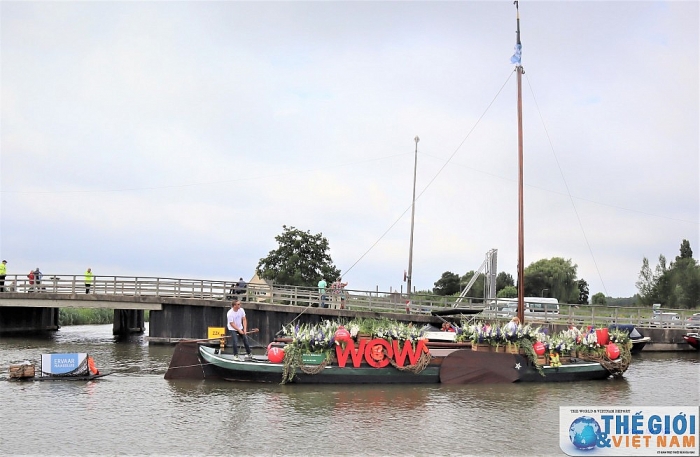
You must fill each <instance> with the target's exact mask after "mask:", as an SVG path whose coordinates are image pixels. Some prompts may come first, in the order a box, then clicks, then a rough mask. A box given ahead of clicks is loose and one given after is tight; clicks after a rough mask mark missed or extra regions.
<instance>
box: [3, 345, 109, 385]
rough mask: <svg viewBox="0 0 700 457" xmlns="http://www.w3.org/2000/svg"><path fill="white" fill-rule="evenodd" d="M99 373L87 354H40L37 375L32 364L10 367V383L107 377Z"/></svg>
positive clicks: (84, 379) (24, 363) (26, 362)
mask: <svg viewBox="0 0 700 457" xmlns="http://www.w3.org/2000/svg"><path fill="white" fill-rule="evenodd" d="M108 374H109V373H102V372H100V371H99V370H98V369H97V367H96V365H95V361H94V359H93V358H92V357H91V356H90V355H88V354H87V353H82V352H79V353H60V354H42V355H41V366H40V369H39V372H38V373H37V371H36V368H35V366H34V364H33V363H31V362H29V361H24V362H22V363H19V364H14V365H10V377H9V379H10V380H11V381H91V380H93V379H99V378H103V377H105V376H107V375H108Z"/></svg>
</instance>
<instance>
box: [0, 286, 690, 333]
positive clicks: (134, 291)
mask: <svg viewBox="0 0 700 457" xmlns="http://www.w3.org/2000/svg"><path fill="white" fill-rule="evenodd" d="M4 288H5V292H2V293H0V335H7V334H23V333H28V332H46V331H54V330H57V329H58V328H59V325H60V322H59V309H60V308H104V309H112V310H114V320H113V333H114V334H115V335H128V334H132V333H143V332H144V328H145V325H144V312H145V311H149V335H148V339H149V342H150V343H175V342H177V341H180V340H182V339H198V338H205V337H206V336H207V328H208V327H223V326H224V325H225V322H226V312H227V311H228V309H229V307H230V303H231V300H232V299H234V298H238V299H241V301H243V302H244V303H245V304H244V308H245V310H246V314H247V316H248V319H249V322H250V327H251V328H255V327H258V328H260V329H261V334H260V338H259V339H260V340H261V341H271V340H272V339H273V338H274V336H275V335H274V334H275V332H277V331H278V330H279V329H280V328H281V327H282V326H283V325H285V324H287V323H289V322H290V321H292V320H293V319H297V320H296V322H318V321H321V320H323V319H334V318H335V319H337V318H348V319H350V318H353V317H380V316H386V317H391V318H394V319H397V320H402V321H409V322H415V323H428V322H432V323H438V324H439V322H440V320H439V318H437V317H434V316H433V315H432V313H433V312H440V311H443V312H444V311H447V310H454V309H455V308H458V309H460V310H467V311H465V313H469V314H472V313H477V312H478V313H480V314H479V315H478V317H479V318H484V319H509V317H508V316H507V315H504V314H503V313H501V312H499V308H498V307H497V306H493V303H489V304H487V306H485V305H484V303H483V301H476V300H475V301H474V302H473V301H471V300H469V299H462V298H460V297H435V296H432V295H431V296H422V295H416V294H413V295H411V303H410V305H408V308H407V301H406V296H405V294H402V293H401V292H398V291H389V292H381V291H379V290H375V291H362V290H343V293H333V290H332V289H331V288H328V289H327V290H326V293H325V294H324V295H321V294H320V293H319V291H318V289H317V288H316V287H301V286H286V285H274V284H268V283H260V284H252V283H251V284H248V286H247V287H246V288H245V290H238V289H237V283H236V281H211V280H198V279H177V278H159V277H127V276H95V277H94V278H93V281H92V283H91V284H90V287H89V289H88V288H86V285H85V279H84V276H83V275H52V276H50V277H48V279H47V276H46V275H45V276H44V277H43V279H42V281H41V282H31V281H30V280H29V279H28V278H27V277H26V276H23V275H8V276H7V277H6V280H5V287H4ZM86 292H89V293H86ZM338 292H339V291H338ZM323 305H325V306H326V307H323ZM664 311H677V312H678V315H679V320H678V322H672V323H665V322H664V323H655V322H653V320H652V319H651V315H652V311H651V309H649V308H642V307H604V306H602V307H601V306H577V305H566V304H560V305H559V309H558V310H556V311H554V310H551V309H550V310H547V309H546V308H545V312H544V313H537V314H538V315H534V314H527V315H526V317H527V319H528V320H529V321H534V322H537V323H542V324H546V325H552V326H553V325H567V324H576V325H583V324H586V325H596V326H607V325H608V324H610V323H618V324H633V325H636V326H637V327H641V328H650V327H660V328H658V329H655V330H659V331H662V332H664V333H663V334H664V336H663V338H664V340H669V338H670V340H671V342H674V341H675V340H680V341H681V342H682V338H681V337H680V336H679V335H680V334H681V333H679V332H675V331H674V332H671V333H673V335H674V336H672V337H669V336H668V335H669V334H670V333H669V332H668V331H667V330H679V331H685V329H686V325H687V324H686V320H685V319H686V317H688V316H690V315H691V314H692V313H693V311H696V310H664ZM676 333H679V335H676Z"/></svg>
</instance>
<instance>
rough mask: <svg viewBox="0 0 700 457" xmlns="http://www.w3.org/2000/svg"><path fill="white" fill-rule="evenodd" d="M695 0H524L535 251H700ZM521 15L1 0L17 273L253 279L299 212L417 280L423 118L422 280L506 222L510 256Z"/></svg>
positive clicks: (6, 214) (4, 174)
mask: <svg viewBox="0 0 700 457" xmlns="http://www.w3.org/2000/svg"><path fill="white" fill-rule="evenodd" d="M699 11H700V8H699V4H698V2H696V1H674V2H611V1H605V2H592V1H590V2H589V1H585V2H565V1H557V2H535V1H532V2H531V1H522V2H520V16H521V31H522V35H521V37H522V43H523V51H522V56H523V57H522V63H523V66H524V68H525V76H524V78H523V93H524V97H523V105H524V143H525V184H526V187H525V240H526V243H525V258H526V265H529V264H530V263H532V262H534V261H537V260H539V259H542V258H551V257H563V258H565V259H571V261H572V262H573V263H574V264H576V265H578V270H577V273H578V277H579V278H583V279H585V280H586V281H588V283H589V284H590V294H591V296H592V295H593V294H595V293H597V292H603V293H605V294H606V295H609V296H613V297H626V296H631V295H633V294H635V293H636V292H637V289H636V287H635V281H637V279H638V274H639V270H640V268H641V266H642V259H643V258H644V257H647V258H649V260H650V262H651V264H652V268H653V266H654V265H656V263H657V259H658V256H659V254H663V255H665V256H666V257H667V258H668V259H669V261H670V260H673V259H674V258H675V256H676V255H678V253H679V247H680V244H681V241H682V240H683V239H688V240H689V241H690V244H691V247H692V249H693V250H694V257H695V258H696V259H697V258H698V253H700V240H699V229H700V222H699V216H698V214H699V212H700V188H699V184H698V182H699V176H700V167H699V159H698V155H699V131H700V117H699V106H700V98H699V95H698V89H699V86H700V84H699V82H700V80H699V70H700V65H699V55H700V51H699V42H700V37H699V33H698V31H699V29H700V27H699V24H700V13H699ZM515 16H516V14H515V7H514V6H513V2H512V1H510V0H504V1H488V2H472V1H462V2H460V1H455V2H279V3H278V2H225V1H223V2H183V1H180V2H167V1H163V2H131V1H129V2H10V1H3V2H1V3H0V26H1V34H2V35H1V43H0V63H1V67H0V70H1V74H0V78H1V79H0V82H1V93H0V96H1V99H0V104H1V107H2V119H1V124H0V135H1V136H0V141H1V143H0V146H1V148H2V150H1V153H2V157H1V161H0V166H1V169H0V179H1V182H0V191H1V194H0V256H2V258H4V259H7V260H8V273H9V274H26V272H28V271H29V269H31V268H36V267H40V268H41V269H42V271H43V272H44V274H48V275H52V274H58V275H69V274H81V273H82V272H84V271H85V268H86V267H92V269H93V272H94V273H95V274H96V275H110V276H111V275H122V276H136V275H140V276H160V277H176V278H197V279H238V277H239V276H243V277H244V278H245V279H249V278H250V277H251V276H252V275H253V272H254V269H255V267H256V265H257V263H258V261H259V260H260V259H261V258H262V257H265V256H266V255H267V254H268V252H269V251H270V250H272V249H275V248H276V247H277V245H276V242H275V240H274V237H275V236H276V235H278V234H280V233H281V232H282V226H283V225H287V226H294V227H296V228H298V229H302V230H304V231H306V230H309V231H311V232H312V233H319V232H320V233H323V235H324V236H325V237H326V238H327V239H328V241H329V243H330V246H331V256H332V258H333V260H334V263H335V264H336V266H337V267H338V268H340V269H341V270H342V271H343V273H344V275H345V280H347V281H348V282H349V286H348V288H350V289H375V288H376V287H378V288H379V289H380V290H382V291H388V290H389V289H390V288H392V289H399V288H401V287H402V285H403V288H404V290H405V287H406V286H405V283H403V272H404V270H406V269H407V268H408V248H409V233H410V205H411V191H412V182H413V163H414V150H415V146H416V143H415V142H414V137H416V136H419V137H420V141H419V143H418V172H417V195H419V197H418V199H417V202H416V208H415V212H416V217H415V235H414V256H413V277H414V279H413V285H414V286H415V287H416V288H418V289H429V288H432V287H433V283H434V282H435V281H436V280H438V279H439V278H440V276H441V274H442V273H443V272H445V271H451V272H455V273H459V274H460V275H462V274H464V273H466V272H467V271H469V270H476V269H478V268H479V267H480V265H481V263H482V262H483V260H484V257H485V254H486V252H487V251H488V250H489V249H494V248H495V249H498V271H506V272H508V273H510V274H511V275H513V276H516V263H517V188H516V186H517V130H516V90H517V88H516V77H515V74H514V66H513V65H512V64H511V63H510V57H511V55H512V54H513V46H514V43H515ZM394 224H395V225H394ZM392 226H393V227H392ZM390 228H391V229H390ZM387 231H388V232H387ZM385 233H386V234H385ZM375 243H376V245H375ZM373 246H374V247H373ZM358 260H359V262H358ZM327 279H332V278H327Z"/></svg>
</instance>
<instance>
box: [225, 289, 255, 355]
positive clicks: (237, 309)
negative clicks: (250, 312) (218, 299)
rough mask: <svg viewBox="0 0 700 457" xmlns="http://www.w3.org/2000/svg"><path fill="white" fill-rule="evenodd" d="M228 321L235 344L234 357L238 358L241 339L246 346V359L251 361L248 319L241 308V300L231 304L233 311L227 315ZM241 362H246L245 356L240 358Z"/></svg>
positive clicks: (229, 311)
mask: <svg viewBox="0 0 700 457" xmlns="http://www.w3.org/2000/svg"><path fill="white" fill-rule="evenodd" d="M226 321H227V322H228V325H227V328H228V331H229V334H230V335H231V341H232V343H233V355H234V357H235V356H238V338H239V337H240V338H241V339H242V340H243V345H244V346H245V351H246V358H248V359H249V360H250V359H251V358H252V356H253V354H252V352H251V350H250V344H248V337H247V336H246V332H248V319H246V317H245V311H244V310H243V308H241V301H240V300H234V301H232V302H231V309H230V310H228V313H226ZM240 360H241V361H243V360H244V359H243V356H241V357H240Z"/></svg>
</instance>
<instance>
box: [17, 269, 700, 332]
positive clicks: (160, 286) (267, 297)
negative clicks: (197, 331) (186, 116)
mask: <svg viewBox="0 0 700 457" xmlns="http://www.w3.org/2000/svg"><path fill="white" fill-rule="evenodd" d="M4 289H5V291H8V292H26V293H57V294H76V295H77V294H84V293H86V289H87V287H86V284H85V277H84V275H44V276H43V278H42V279H41V281H40V282H37V281H36V280H35V281H31V280H30V279H29V278H27V277H26V275H7V276H6V278H5V284H4ZM237 292H241V293H237ZM89 293H90V294H103V295H123V296H155V297H177V298H188V299H202V300H231V299H233V298H240V299H241V300H244V301H254V302H261V303H272V304H287V305H297V306H321V305H322V304H325V305H327V306H328V307H329V308H340V307H341V306H344V307H345V309H350V310H355V311H375V312H394V313H405V312H406V301H407V297H406V295H405V294H402V293H399V292H381V291H379V290H376V291H362V290H352V289H346V290H343V291H342V294H341V293H333V289H332V288H330V287H329V288H327V289H326V292H325V294H323V295H322V294H320V293H319V290H318V288H317V287H301V286H288V285H270V284H249V285H248V287H247V289H246V290H245V291H239V290H237V281H212V280H200V279H178V278H157V277H128V276H94V277H93V280H92V283H91V284H90V288H89ZM343 298H344V300H343ZM456 300H457V297H436V296H428V295H420V294H418V295H416V294H414V295H412V296H411V303H410V306H409V310H410V312H411V313H419V314H424V313H430V312H432V311H435V310H445V309H450V308H452V307H453V306H454V305H455V303H456ZM459 307H460V308H469V309H473V310H478V311H481V314H478V315H476V318H484V319H489V320H499V319H501V320H508V319H510V317H509V316H503V315H499V314H500V313H499V312H498V310H490V309H488V308H485V307H484V305H483V303H481V301H477V300H473V301H472V300H464V301H462V302H461V303H459ZM663 311H664V312H665V313H669V312H672V313H677V314H678V319H677V320H674V321H670V322H668V321H654V319H653V313H652V310H651V308H648V307H608V306H595V305H567V304H560V305H559V311H558V312H550V310H549V309H547V308H545V312H542V313H528V314H526V319H527V320H528V321H530V322H534V323H556V324H574V325H577V326H580V325H584V324H585V325H597V326H607V325H609V324H612V323H616V324H632V325H635V326H637V327H668V328H688V329H696V328H697V327H695V326H696V325H698V324H697V321H696V322H695V323H694V324H693V323H692V322H691V321H688V320H687V318H688V317H690V316H691V315H693V314H694V313H696V312H698V310H688V309H664V310H663ZM699 330H700V329H699Z"/></svg>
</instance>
